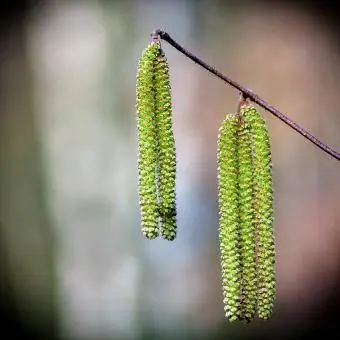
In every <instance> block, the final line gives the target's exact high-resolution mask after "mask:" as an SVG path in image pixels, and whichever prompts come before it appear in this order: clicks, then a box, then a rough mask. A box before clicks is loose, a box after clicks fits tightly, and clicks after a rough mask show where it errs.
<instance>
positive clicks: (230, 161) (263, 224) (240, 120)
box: [217, 104, 276, 321]
mask: <svg viewBox="0 0 340 340" xmlns="http://www.w3.org/2000/svg"><path fill="white" fill-rule="evenodd" d="M217 158H218V192H219V196H218V201H219V241H220V253H221V267H222V286H223V296H224V300H223V302H224V304H225V312H226V317H227V318H228V319H229V320H230V321H235V320H246V321H250V320H251V319H253V318H254V317H255V315H256V313H257V315H258V317H259V318H261V319H268V318H269V317H270V315H271V313H272V308H273V302H274V298H275V291H276V285H275V245H274V233H273V189H272V188H273V185H272V184H273V183H272V169H271V151H270V144H269V136H268V130H267V127H266V123H265V120H264V119H263V118H262V116H261V115H260V114H259V113H258V112H257V110H256V109H255V108H254V107H253V106H251V105H249V104H246V105H243V106H241V108H240V112H239V113H238V114H230V115H228V116H227V117H226V118H225V120H224V121H223V123H222V125H221V127H220V130H219V136H218V157H217Z"/></svg>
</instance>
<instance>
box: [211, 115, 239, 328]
mask: <svg viewBox="0 0 340 340" xmlns="http://www.w3.org/2000/svg"><path fill="white" fill-rule="evenodd" d="M237 129H238V117H237V116H236V115H228V116H227V117H226V118H225V120H224V121H223V123H222V125H221V127H220V130H219V135H218V143H217V144H218V153H217V162H218V195H219V196H218V203H219V243H220V256H221V267H222V289H223V297H224V299H223V302H224V304H225V312H226V317H227V318H228V319H229V320H230V321H235V320H240V319H242V310H241V283H242V276H241V251H240V237H239V211H238V200H239V197H238V164H237V163H238V159H237V148H238V138H237V132H238V131H237Z"/></svg>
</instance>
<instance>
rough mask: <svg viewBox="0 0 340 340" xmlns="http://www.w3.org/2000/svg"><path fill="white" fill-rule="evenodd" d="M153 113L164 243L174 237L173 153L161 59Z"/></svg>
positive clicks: (167, 87) (168, 91)
mask: <svg viewBox="0 0 340 340" xmlns="http://www.w3.org/2000/svg"><path fill="white" fill-rule="evenodd" d="M155 89H156V91H155V109H156V113H157V135H158V150H159V151H158V155H159V159H158V161H159V198H160V216H161V234H162V237H163V238H164V239H166V240H169V241H172V240H174V239H175V237H176V231H177V225H176V197H175V180H176V150H175V140H174V134H173V122H172V103H171V84H170V74H169V65H168V61H167V59H166V57H165V56H164V55H159V56H158V58H157V62H156V63H155Z"/></svg>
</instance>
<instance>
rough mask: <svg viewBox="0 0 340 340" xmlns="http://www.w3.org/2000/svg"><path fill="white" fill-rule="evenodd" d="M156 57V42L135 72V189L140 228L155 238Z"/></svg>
mask: <svg viewBox="0 0 340 340" xmlns="http://www.w3.org/2000/svg"><path fill="white" fill-rule="evenodd" d="M158 54H159V46H158V44H157V43H151V44H149V45H148V47H147V48H146V49H145V50H144V52H143V54H142V56H141V58H140V60H139V64H138V73H137V86H136V89H137V105H136V107H137V130H138V188H139V205H140V209H141V226H142V232H143V234H144V235H145V237H147V238H149V239H153V238H155V237H157V236H158V217H159V208H158V197H157V190H158V189H157V174H156V171H157V161H158V160H157V159H158V150H157V131H156V111H155V91H154V70H155V62H156V61H157V56H158Z"/></svg>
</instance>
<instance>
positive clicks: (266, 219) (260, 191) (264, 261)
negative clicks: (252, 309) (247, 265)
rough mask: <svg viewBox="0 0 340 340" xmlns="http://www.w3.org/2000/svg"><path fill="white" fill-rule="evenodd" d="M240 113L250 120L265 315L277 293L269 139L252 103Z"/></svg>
mask: <svg viewBox="0 0 340 340" xmlns="http://www.w3.org/2000/svg"><path fill="white" fill-rule="evenodd" d="M241 113H242V115H243V116H244V117H245V119H248V121H249V122H250V125H251V131H252V139H253V147H252V152H253V176H254V201H253V207H254V221H255V230H256V255H257V278H258V294H257V295H258V306H257V313H258V316H259V317H260V318H262V319H268V318H269V317H270V315H271V313H272V309H273V303H274V299H275V293H276V282H275V243H274V229H273V216H274V211H273V183H272V164H271V151H270V140H269V135H268V129H267V126H266V122H265V120H264V119H263V117H262V116H261V115H260V114H259V113H258V112H257V110H256V109H255V108H254V107H253V106H244V107H242V108H241Z"/></svg>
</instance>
